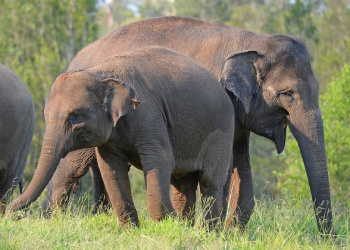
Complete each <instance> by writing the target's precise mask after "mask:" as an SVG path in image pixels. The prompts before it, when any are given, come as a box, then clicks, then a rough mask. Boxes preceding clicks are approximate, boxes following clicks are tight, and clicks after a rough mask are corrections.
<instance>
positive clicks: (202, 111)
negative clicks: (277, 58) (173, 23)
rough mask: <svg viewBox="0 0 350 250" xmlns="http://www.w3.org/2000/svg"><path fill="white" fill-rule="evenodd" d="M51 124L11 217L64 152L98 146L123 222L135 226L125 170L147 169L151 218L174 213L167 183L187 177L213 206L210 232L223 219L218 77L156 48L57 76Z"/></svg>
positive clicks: (230, 121) (227, 109)
mask: <svg viewBox="0 0 350 250" xmlns="http://www.w3.org/2000/svg"><path fill="white" fill-rule="evenodd" d="M133 89H135V90H136V91H137V99H136V94H135V92H134V90H133ZM63 100H64V101H63ZM139 102H140V105H139V107H137V108H136V109H134V108H135V107H136V106H138V104H139ZM45 122H46V126H47V127H46V132H45V136H44V141H43V146H42V151H41V154H40V158H39V163H38V167H37V169H36V171H35V174H34V176H33V179H32V181H31V183H30V184H29V186H28V188H27V189H26V190H25V192H24V193H23V194H22V195H21V196H20V197H19V198H18V199H17V200H15V201H14V202H12V203H11V204H9V206H8V207H7V209H6V211H7V212H10V211H15V210H17V209H21V208H24V207H26V206H28V205H29V204H30V202H32V201H34V200H35V199H36V198H37V197H38V196H39V195H40V193H41V192H42V191H43V189H44V188H45V186H46V185H47V184H48V182H49V180H50V179H51V178H52V176H53V174H54V172H55V170H56V168H57V166H58V163H59V161H60V159H61V158H63V157H65V156H66V155H67V154H68V152H70V151H74V150H77V149H82V148H88V147H97V148H96V155H97V161H98V166H99V168H100V170H101V175H102V178H103V182H104V184H105V186H106V190H107V193H108V195H109V198H110V201H111V204H112V206H113V208H114V210H115V212H116V214H117V216H118V218H119V222H120V224H124V223H127V222H130V223H132V224H134V225H139V220H138V216H137V211H136V209H135V207H134V203H133V200H132V197H131V188H130V182H129V178H128V171H129V167H130V165H129V164H132V165H133V166H135V167H137V168H139V169H142V170H143V172H144V175H145V181H146V191H147V208H148V211H149V213H150V215H151V217H152V218H153V219H154V220H155V221H158V220H161V219H163V218H164V217H165V216H167V215H170V214H173V212H174V208H173V206H172V204H171V201H170V197H169V191H170V190H169V189H170V182H174V180H178V179H181V178H185V177H187V176H191V177H192V176H195V177H196V179H195V180H194V182H195V183H198V182H199V184H200V188H201V194H202V199H203V200H208V199H209V200H212V205H211V206H210V207H209V211H208V213H207V214H206V217H207V219H210V225H211V226H213V225H214V224H215V223H216V221H217V220H218V219H219V218H220V217H222V218H223V217H224V215H225V214H226V208H227V198H228V197H227V194H228V189H229V183H230V176H231V172H232V141H233V136H234V125H235V117H234V110H233V105H232V103H231V101H230V98H229V97H228V95H227V94H226V92H225V90H224V89H223V88H222V86H221V85H220V83H219V82H218V81H217V79H216V78H215V77H214V76H213V75H212V74H211V73H210V72H209V71H208V70H206V69H205V68H203V67H201V66H199V65H198V64H197V63H195V61H193V60H191V59H189V58H188V57H185V56H183V55H181V54H178V53H175V52H173V51H170V50H167V49H164V48H160V47H151V48H147V49H144V50H135V51H132V52H129V53H125V54H121V55H119V56H114V57H111V58H109V59H107V60H104V61H102V62H101V63H99V64H97V65H96V66H94V67H91V68H87V69H85V70H81V71H76V72H70V73H65V74H63V75H60V76H59V77H58V78H57V79H56V81H55V82H54V84H53V86H52V89H51V93H50V97H49V101H48V105H47V107H46V108H45ZM195 188H196V185H194V188H193V190H189V192H190V193H191V194H194V193H195V191H196V190H195ZM225 195H226V197H224V196H225Z"/></svg>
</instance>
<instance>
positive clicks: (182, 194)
mask: <svg viewBox="0 0 350 250" xmlns="http://www.w3.org/2000/svg"><path fill="white" fill-rule="evenodd" d="M198 178H199V172H193V173H188V174H185V175H179V176H177V175H172V177H171V184H172V190H173V199H172V204H173V206H174V209H175V211H176V213H177V214H178V216H180V217H181V218H183V219H185V220H187V221H190V223H191V225H192V226H193V225H194V223H195V220H194V215H195V207H196V190H197V185H198Z"/></svg>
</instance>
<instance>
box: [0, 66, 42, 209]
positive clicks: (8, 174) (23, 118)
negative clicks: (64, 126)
mask: <svg viewBox="0 0 350 250" xmlns="http://www.w3.org/2000/svg"><path fill="white" fill-rule="evenodd" d="M34 119H35V114H34V105H33V101H32V98H31V95H30V93H29V91H28V89H27V87H26V86H25V85H24V83H23V82H22V81H21V80H20V79H19V78H18V77H17V76H16V75H15V74H14V73H13V72H12V71H11V70H10V69H9V68H7V67H5V66H4V65H2V64H0V212H3V203H6V202H7V201H8V200H9V198H10V197H11V195H12V192H13V189H14V188H15V187H16V186H17V185H19V186H20V192H21V193H22V187H23V183H22V173H23V171H24V168H25V165H26V162H27V157H28V153H29V148H30V144H31V142H32V137H33V131H34Z"/></svg>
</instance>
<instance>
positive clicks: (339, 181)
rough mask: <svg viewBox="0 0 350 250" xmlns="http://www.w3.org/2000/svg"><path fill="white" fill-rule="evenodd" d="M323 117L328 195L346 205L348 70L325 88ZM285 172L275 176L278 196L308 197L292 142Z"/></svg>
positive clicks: (349, 197) (349, 193) (349, 179)
mask: <svg viewBox="0 0 350 250" xmlns="http://www.w3.org/2000/svg"><path fill="white" fill-rule="evenodd" d="M320 108H321V111H322V115H323V123H324V134H325V143H326V153H327V161H328V170H329V178H330V186H331V193H332V195H333V196H334V197H336V198H337V200H340V201H341V202H343V203H344V204H346V205H347V206H349V205H350V187H349V183H350V157H349V155H350V130H349V124H350V66H349V65H348V64H345V65H344V68H343V69H342V71H341V72H340V73H339V74H338V75H337V76H336V77H335V78H334V80H333V81H332V82H331V83H330V84H328V89H327V92H326V93H325V94H324V95H323V96H321V98H320ZM285 154H286V159H285V161H286V163H287V165H288V168H287V170H286V171H284V172H279V173H278V174H277V175H278V177H279V182H278V187H279V188H280V189H281V190H282V193H290V194H293V193H297V192H298V193H300V194H301V195H302V196H310V191H309V187H308V184H307V183H308V182H307V178H306V173H305V170H304V164H303V161H302V158H301V156H300V153H299V148H298V144H297V142H296V141H295V140H294V141H293V142H292V143H289V145H288V146H287V148H286V153H285Z"/></svg>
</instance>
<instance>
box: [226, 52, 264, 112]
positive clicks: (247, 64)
mask: <svg viewBox="0 0 350 250" xmlns="http://www.w3.org/2000/svg"><path fill="white" fill-rule="evenodd" d="M260 57H262V54H260V53H259V52H257V51H254V50H246V51H240V52H237V53H233V54H230V55H229V56H228V57H227V58H226V62H225V65H224V69H223V71H222V73H221V80H220V82H221V84H222V85H223V86H224V87H225V89H227V90H228V91H229V92H232V93H233V95H234V96H235V97H236V98H237V99H238V100H239V101H240V102H241V103H242V105H243V108H244V111H245V112H246V113H249V111H250V103H251V101H252V99H253V97H254V95H255V94H256V93H257V91H258V89H259V81H258V75H257V70H256V67H255V65H256V62H257V60H258V59H259V58H260Z"/></svg>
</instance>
